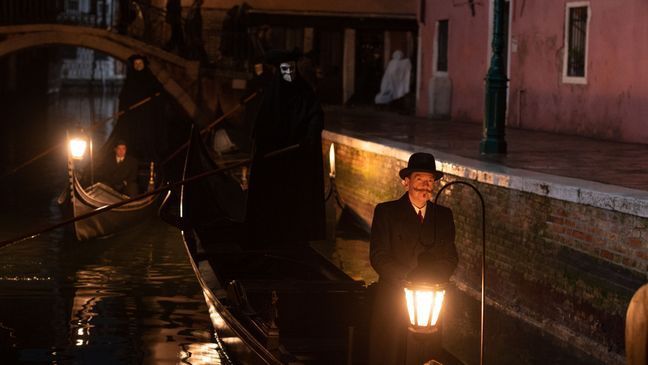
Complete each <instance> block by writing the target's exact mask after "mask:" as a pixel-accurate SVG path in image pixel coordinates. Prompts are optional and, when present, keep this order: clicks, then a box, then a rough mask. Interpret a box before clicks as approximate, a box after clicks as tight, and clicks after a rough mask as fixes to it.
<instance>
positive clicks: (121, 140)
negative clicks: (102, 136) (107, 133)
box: [113, 139, 128, 147]
mask: <svg viewBox="0 0 648 365" xmlns="http://www.w3.org/2000/svg"><path fill="white" fill-rule="evenodd" d="M121 145H124V146H128V145H127V144H126V141H125V140H123V139H117V140H116V141H115V143H113V147H117V146H121Z"/></svg>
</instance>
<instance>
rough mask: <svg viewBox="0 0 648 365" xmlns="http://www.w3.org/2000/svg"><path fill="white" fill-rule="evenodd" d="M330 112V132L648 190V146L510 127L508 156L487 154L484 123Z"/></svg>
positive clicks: (358, 110)
mask: <svg viewBox="0 0 648 365" xmlns="http://www.w3.org/2000/svg"><path fill="white" fill-rule="evenodd" d="M325 113H326V121H325V122H326V129H327V130H329V131H332V132H336V133H342V134H346V135H350V136H353V137H370V138H371V137H377V138H382V139H387V140H393V141H396V142H400V143H407V144H409V145H414V146H422V147H427V148H431V149H434V150H437V151H442V152H445V153H449V154H454V155H458V156H461V157H465V158H470V159H474V160H479V161H484V162H491V163H496V164H500V165H504V166H506V167H509V168H516V169H524V170H530V171H535V172H540V173H545V174H550V175H555V176H562V177H570V178H576V179H582V180H587V181H594V182H599V183H604V184H610V185H616V186H621V187H626V188H632V189H638V190H643V191H648V144H646V145H644V144H630V143H618V142H609V141H602V140H596V139H591V138H585V137H579V136H568V135H563V134H555V133H547V132H537V131H529V130H522V129H515V128H508V129H507V130H506V133H507V135H506V141H507V143H508V151H509V152H508V154H507V155H504V156H482V155H480V153H479V142H480V140H481V137H482V126H481V124H474V123H464V122H450V121H447V120H445V121H436V120H429V119H424V118H417V117H413V116H407V115H400V114H396V113H392V112H383V111H377V110H374V109H372V108H370V107H367V108H342V107H327V108H326V109H325ZM647 142H648V141H647Z"/></svg>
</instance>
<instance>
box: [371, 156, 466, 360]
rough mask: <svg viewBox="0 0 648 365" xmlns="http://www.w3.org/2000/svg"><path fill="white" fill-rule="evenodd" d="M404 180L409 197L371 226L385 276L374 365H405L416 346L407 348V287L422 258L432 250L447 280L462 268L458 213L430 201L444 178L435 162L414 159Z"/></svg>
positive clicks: (387, 206) (374, 256)
mask: <svg viewBox="0 0 648 365" xmlns="http://www.w3.org/2000/svg"><path fill="white" fill-rule="evenodd" d="M399 175H400V178H401V179H402V180H403V185H404V186H405V188H406V189H407V192H406V193H405V194H404V195H403V196H402V197H401V198H400V199H398V200H394V201H390V202H385V203H380V204H378V205H377V206H376V209H375V211H374V217H373V223H372V225H371V242H370V259H371V266H372V267H373V268H374V269H375V270H376V272H378V275H379V279H378V284H377V290H376V298H375V304H374V312H373V315H372V322H371V335H370V361H369V363H370V364H371V365H377V364H385V365H400V364H404V363H405V358H406V354H407V351H408V350H407V348H408V347H410V346H411V345H412V343H408V344H407V346H406V339H407V323H408V319H407V308H406V303H405V296H404V294H403V284H402V282H403V281H404V280H405V278H406V276H407V274H408V273H409V272H410V271H412V270H413V269H414V267H415V266H416V264H417V257H418V255H419V254H420V253H421V252H423V251H424V250H425V249H426V247H428V249H427V250H428V252H430V253H431V254H432V255H434V256H435V261H434V270H435V271H436V272H437V273H438V274H439V276H441V277H445V278H449V277H450V276H451V275H452V273H453V272H454V270H455V268H456V266H457V251H456V248H455V244H454V239H455V227H454V220H453V216H452V211H451V210H450V209H449V208H446V207H442V206H434V205H433V204H432V203H431V202H430V201H429V200H430V198H431V197H432V191H433V188H434V184H435V183H436V181H437V180H439V179H440V178H441V177H442V176H443V173H441V172H439V171H437V170H436V167H435V161H434V156H432V155H431V154H429V153H414V154H413V155H412V156H411V157H410V159H409V162H408V164H407V167H406V168H404V169H402V170H401V171H400V173H399ZM433 209H434V214H433ZM433 215H434V220H433ZM434 221H436V235H435V234H434V231H433V230H434V229H435V228H434V226H435V224H434V223H435V222H434ZM435 237H436V241H434V240H435ZM429 247H431V248H429Z"/></svg>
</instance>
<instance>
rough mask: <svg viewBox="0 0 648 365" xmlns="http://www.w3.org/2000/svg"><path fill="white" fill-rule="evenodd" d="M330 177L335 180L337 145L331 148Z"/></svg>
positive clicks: (332, 145)
mask: <svg viewBox="0 0 648 365" xmlns="http://www.w3.org/2000/svg"><path fill="white" fill-rule="evenodd" d="M329 176H330V177H332V178H335V144H334V143H331V148H329Z"/></svg>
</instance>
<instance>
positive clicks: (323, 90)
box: [314, 29, 343, 104]
mask: <svg viewBox="0 0 648 365" xmlns="http://www.w3.org/2000/svg"><path fill="white" fill-rule="evenodd" d="M314 43H315V44H314V49H315V50H316V52H317V53H318V54H319V67H320V70H321V79H320V80H319V81H318V84H317V85H318V86H317V93H318V94H319V98H320V100H321V102H322V103H325V104H341V103H342V58H343V49H342V45H343V37H342V32H341V31H339V30H327V29H321V30H317V31H316V33H315V42H314Z"/></svg>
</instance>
